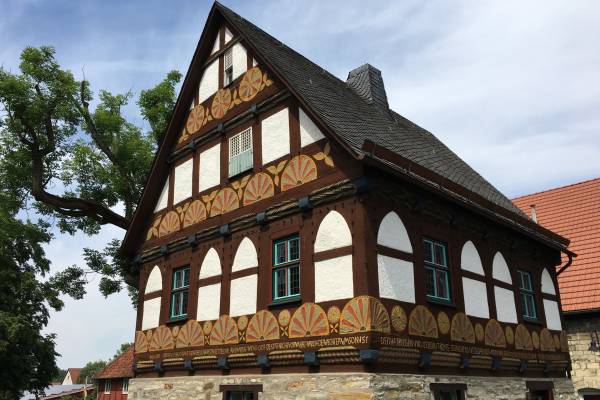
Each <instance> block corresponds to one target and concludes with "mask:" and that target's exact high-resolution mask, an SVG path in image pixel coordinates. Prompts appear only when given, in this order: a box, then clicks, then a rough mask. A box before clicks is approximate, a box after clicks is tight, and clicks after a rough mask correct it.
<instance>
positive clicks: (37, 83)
mask: <svg viewBox="0 0 600 400" xmlns="http://www.w3.org/2000/svg"><path fill="white" fill-rule="evenodd" d="M180 79H181V74H180V73H179V72H177V71H171V72H170V73H169V74H168V75H167V77H166V78H165V79H164V80H163V81H162V82H160V83H159V84H158V85H156V86H155V87H154V88H151V89H148V90H143V91H142V92H141V93H140V96H139V99H138V101H137V104H138V106H139V107H140V113H141V115H142V116H143V117H144V118H145V119H146V120H147V122H148V123H149V125H150V131H148V132H145V131H144V130H143V129H142V128H140V127H138V126H136V125H135V124H133V123H131V122H129V121H128V120H127V118H126V117H125V115H124V114H123V108H124V107H125V106H126V105H127V104H128V103H129V101H130V100H131V99H132V97H133V95H132V93H131V92H128V93H117V94H115V93H110V92H108V91H105V90H100V91H99V92H98V93H99V94H98V96H97V97H95V96H94V93H93V92H92V90H91V85H90V83H89V82H88V81H86V80H81V81H78V80H76V79H75V77H74V76H73V74H72V73H71V72H70V71H67V70H63V69H61V67H60V65H59V64H58V63H57V61H56V59H55V51H54V49H53V48H52V47H47V46H42V47H39V48H34V47H28V48H26V49H25V50H23V52H22V54H21V64H20V72H19V73H12V72H10V71H7V70H5V69H3V68H0V104H1V105H2V108H3V111H4V113H0V157H1V164H2V165H1V166H2V167H3V168H5V171H6V179H5V183H6V190H7V191H8V192H10V193H11V194H12V195H14V196H15V197H17V198H19V199H21V200H22V201H23V206H24V208H26V209H33V211H35V212H36V213H37V214H38V215H40V216H42V217H43V218H44V223H46V224H48V223H52V224H55V225H56V226H57V227H58V228H59V229H60V231H61V232H66V233H70V234H73V233H75V232H77V231H82V232H84V233H86V234H88V235H94V234H97V233H98V231H99V230H100V227H101V226H102V225H104V224H112V225H115V226H118V227H120V228H123V229H127V227H128V226H129V223H130V221H131V219H132V217H133V214H134V212H135V208H136V206H137V203H138V202H139V199H140V196H141V193H142V191H143V188H144V185H145V182H146V178H147V174H148V171H149V169H150V165H151V163H152V160H153V157H154V153H155V151H156V149H157V146H158V144H159V142H160V141H161V140H162V137H163V136H164V133H165V132H166V129H167V126H168V123H169V121H170V118H171V113H172V110H173V108H174V105H175V101H176V93H175V88H176V85H177V84H178V82H179V80H180ZM91 103H95V104H96V106H95V108H93V109H91V108H90V104H91ZM115 209H122V210H123V212H122V213H121V214H119V213H118V212H115V211H114V210H115ZM119 245H120V243H119V242H118V241H117V240H113V241H111V242H110V243H109V244H108V245H107V246H106V248H105V249H104V250H102V251H96V250H91V249H86V250H85V251H84V257H85V259H86V261H87V263H88V265H87V267H88V269H87V272H96V273H99V274H101V275H102V278H101V279H100V290H101V292H102V293H103V294H104V295H106V296H107V295H109V294H112V293H115V292H118V291H120V290H122V289H124V288H125V287H127V288H128V290H129V293H130V295H131V296H132V301H133V302H134V304H135V299H136V293H137V292H136V289H135V286H136V285H137V271H136V270H135V269H134V268H133V267H132V264H131V260H123V259H121V258H120V257H119V255H118V249H119ZM81 268H82V266H79V267H76V266H73V267H71V269H70V270H66V271H65V273H64V279H67V278H68V277H70V276H72V275H73V274H77V273H79V272H78V270H81ZM57 279H58V278H57Z"/></svg>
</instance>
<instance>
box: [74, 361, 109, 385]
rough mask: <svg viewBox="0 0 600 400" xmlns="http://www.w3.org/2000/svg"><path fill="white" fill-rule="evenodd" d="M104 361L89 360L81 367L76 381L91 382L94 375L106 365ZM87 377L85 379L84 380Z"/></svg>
mask: <svg viewBox="0 0 600 400" xmlns="http://www.w3.org/2000/svg"><path fill="white" fill-rule="evenodd" d="M106 364H107V363H106V361H102V360H98V361H90V362H88V363H87V364H85V366H84V367H83V368H82V369H81V372H80V373H79V378H77V383H85V382H87V383H92V382H93V381H94V375H96V374H97V373H98V372H100V371H102V370H103V369H104V367H106ZM86 378H87V381H86Z"/></svg>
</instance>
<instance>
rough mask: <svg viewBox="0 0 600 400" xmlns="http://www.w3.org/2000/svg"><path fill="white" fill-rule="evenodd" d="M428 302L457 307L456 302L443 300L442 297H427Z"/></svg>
mask: <svg viewBox="0 0 600 400" xmlns="http://www.w3.org/2000/svg"><path fill="white" fill-rule="evenodd" d="M426 300H427V302H428V303H430V304H436V305H440V306H444V307H450V308H457V307H456V304H454V303H453V302H451V301H449V300H441V299H433V298H431V297H427V298H426Z"/></svg>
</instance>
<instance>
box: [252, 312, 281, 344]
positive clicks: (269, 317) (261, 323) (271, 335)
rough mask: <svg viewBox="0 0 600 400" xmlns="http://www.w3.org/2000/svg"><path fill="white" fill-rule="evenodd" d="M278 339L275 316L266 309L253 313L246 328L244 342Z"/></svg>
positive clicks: (277, 326)
mask: <svg viewBox="0 0 600 400" xmlns="http://www.w3.org/2000/svg"><path fill="white" fill-rule="evenodd" d="M277 339H279V325H278V324H277V319H276V318H275V316H274V315H273V314H272V313H271V312H269V311H266V310H261V311H259V312H257V313H256V314H254V316H253V317H252V319H250V323H249V324H248V329H247V330H246V342H248V343H252V342H260V341H263V340H277Z"/></svg>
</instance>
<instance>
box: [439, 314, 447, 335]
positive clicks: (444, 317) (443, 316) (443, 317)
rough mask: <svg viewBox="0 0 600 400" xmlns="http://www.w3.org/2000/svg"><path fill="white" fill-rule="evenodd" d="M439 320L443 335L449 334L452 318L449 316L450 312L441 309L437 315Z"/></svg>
mask: <svg viewBox="0 0 600 400" xmlns="http://www.w3.org/2000/svg"><path fill="white" fill-rule="evenodd" d="M437 322H438V328H439V329H440V333H441V334H442V335H447V334H448V332H450V318H448V314H446V313H445V312H443V311H440V312H439V313H438V316H437Z"/></svg>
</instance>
